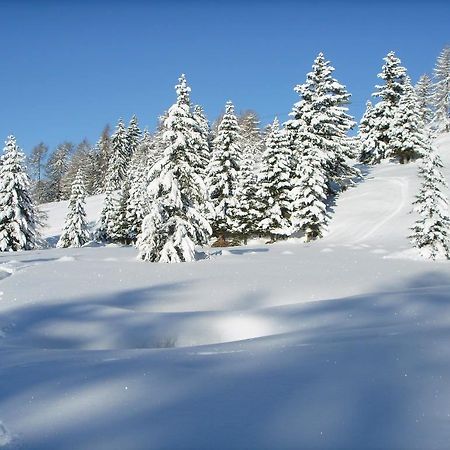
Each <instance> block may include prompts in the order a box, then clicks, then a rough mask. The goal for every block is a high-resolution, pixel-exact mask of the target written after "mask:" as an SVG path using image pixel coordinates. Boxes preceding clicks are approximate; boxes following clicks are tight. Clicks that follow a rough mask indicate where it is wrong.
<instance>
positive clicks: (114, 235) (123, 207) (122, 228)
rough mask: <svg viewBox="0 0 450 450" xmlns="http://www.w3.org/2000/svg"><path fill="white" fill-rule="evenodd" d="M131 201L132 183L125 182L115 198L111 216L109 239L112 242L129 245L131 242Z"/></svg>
mask: <svg viewBox="0 0 450 450" xmlns="http://www.w3.org/2000/svg"><path fill="white" fill-rule="evenodd" d="M129 199H130V182H129V180H128V179H126V180H124V182H123V183H122V187H121V188H120V189H119V191H118V192H117V193H116V195H115V196H114V201H113V207H112V211H111V214H110V216H109V227H108V238H109V240H110V241H111V242H116V243H120V244H125V245H127V244H129V243H130V242H131V240H130V236H129V231H130V224H129V223H128V216H127V208H128V203H129Z"/></svg>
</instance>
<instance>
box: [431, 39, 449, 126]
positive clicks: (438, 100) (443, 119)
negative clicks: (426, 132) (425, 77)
mask: <svg viewBox="0 0 450 450" xmlns="http://www.w3.org/2000/svg"><path fill="white" fill-rule="evenodd" d="M433 76H434V84H433V93H432V102H433V106H434V117H433V122H432V125H433V129H434V130H435V131H436V133H448V132H449V131H450V46H447V47H445V48H444V49H443V50H442V52H441V54H440V55H439V56H438V58H437V61H436V65H435V67H434V71H433Z"/></svg>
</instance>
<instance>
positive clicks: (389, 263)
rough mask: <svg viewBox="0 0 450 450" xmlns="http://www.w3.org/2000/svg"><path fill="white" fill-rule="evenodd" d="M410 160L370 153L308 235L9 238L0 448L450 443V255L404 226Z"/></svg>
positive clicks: (1, 269) (446, 158)
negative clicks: (106, 240) (172, 252)
mask: <svg viewBox="0 0 450 450" xmlns="http://www.w3.org/2000/svg"><path fill="white" fill-rule="evenodd" d="M439 148H440V153H441V156H442V158H443V162H444V165H445V174H446V178H447V180H449V179H450V135H447V136H445V137H443V138H441V139H440V142H439ZM416 172H417V164H408V165H396V164H381V165H380V166H376V167H374V168H372V169H371V170H370V172H369V174H368V175H367V176H366V177H365V179H364V181H363V182H361V183H360V184H358V185H357V186H356V187H355V188H351V189H348V190H347V191H346V192H344V193H342V194H341V196H340V197H339V198H338V199H337V202H336V205H334V206H333V208H334V212H333V213H332V214H331V220H330V223H329V227H328V234H327V236H325V237H324V238H323V239H321V240H318V241H315V242H311V243H307V244H304V243H301V242H300V241H299V240H289V241H285V242H280V243H277V244H271V245H265V244H264V243H262V242H252V244H251V245H249V246H246V247H233V248H227V249H211V250H210V252H211V258H207V259H204V260H201V261H198V262H192V263H183V264H152V263H145V262H142V261H139V260H137V258H136V257H137V250H136V249H134V248H131V247H118V246H106V247H84V248H68V249H56V248H52V249H46V250H35V251H28V252H16V253H0V290H1V291H2V292H3V295H1V296H0V332H1V333H0V335H1V336H2V337H0V352H1V354H0V371H1V380H2V383H1V386H2V389H1V390H0V420H1V423H0V446H4V447H5V448H27V449H28V448H30V449H33V450H39V449H45V450H50V449H61V448H64V449H108V450H111V449H125V448H126V449H147V448H152V449H179V448H183V449H188V448H189V449H192V448H195V449H210V448H214V449H230V448H258V449H259V448H262V449H274V448H283V449H284V448H289V449H298V448H305V449H309V448H320V449H352V448H355V449H361V448H364V449H375V448H383V449H397V448H407V449H424V448H426V449H444V448H448V442H449V439H450V377H449V373H450V345H449V343H450V299H449V294H448V292H449V288H450V263H448V262H438V263H435V262H430V261H426V260H423V259H422V258H419V257H418V254H417V253H416V252H415V251H414V249H411V246H410V244H409V241H408V239H407V238H406V236H407V235H408V229H409V227H410V226H411V225H412V224H413V223H414V220H415V218H416V216H415V213H413V212H412V207H411V202H412V200H413V196H414V194H415V193H416V192H417V188H418V183H419V181H418V179H417V176H416ZM101 204H102V198H101V196H96V197H91V198H88V199H87V204H86V212H87V216H88V220H89V221H90V222H94V221H95V220H96V219H97V218H98V215H99V214H100V210H101ZM66 208H67V202H60V203H57V204H56V203H55V204H49V205H46V206H45V208H44V209H45V210H46V211H47V212H48V216H49V224H51V227H49V228H48V229H46V230H45V233H44V234H45V236H46V237H47V238H53V241H54V240H55V239H57V237H58V235H59V233H60V232H61V230H62V227H63V224H64V218H65V214H66Z"/></svg>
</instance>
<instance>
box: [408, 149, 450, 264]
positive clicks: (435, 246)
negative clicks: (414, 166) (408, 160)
mask: <svg viewBox="0 0 450 450" xmlns="http://www.w3.org/2000/svg"><path fill="white" fill-rule="evenodd" d="M442 167H443V166H442V161H441V158H440V157H439V155H438V154H437V153H436V151H435V149H434V148H433V147H432V146H430V148H429V150H428V152H427V154H426V155H425V157H424V159H423V162H422V165H421V167H420V169H419V175H420V177H421V178H422V184H421V186H420V190H419V194H418V195H417V196H416V200H415V201H414V202H413V205H414V206H415V208H414V209H415V211H417V212H418V213H419V219H418V220H417V221H416V223H415V224H414V226H413V227H412V228H411V231H412V234H411V236H410V239H411V243H412V245H413V246H414V247H416V248H418V249H419V250H420V252H421V254H422V255H423V256H424V257H426V258H430V259H441V258H443V259H449V258H450V247H449V235H450V218H449V216H448V200H447V195H446V194H445V193H444V192H443V189H444V188H445V189H447V183H446V181H445V178H444V177H443V175H442V173H441V169H442Z"/></svg>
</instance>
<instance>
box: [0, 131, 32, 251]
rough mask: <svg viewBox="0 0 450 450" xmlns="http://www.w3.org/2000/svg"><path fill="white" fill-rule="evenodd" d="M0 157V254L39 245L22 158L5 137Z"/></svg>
mask: <svg viewBox="0 0 450 450" xmlns="http://www.w3.org/2000/svg"><path fill="white" fill-rule="evenodd" d="M5 144H6V145H5V148H4V149H3V155H2V157H1V158H0V251H2V252H5V251H17V250H31V249H34V248H37V247H38V246H39V234H38V231H37V225H38V214H37V210H36V208H35V206H34V205H33V202H32V200H31V192H30V178H29V177H28V174H27V172H26V169H25V166H24V161H25V155H24V154H23V153H22V151H21V150H20V148H19V147H18V145H17V143H16V139H15V137H14V136H9V137H8V139H7V140H6V143H5Z"/></svg>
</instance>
